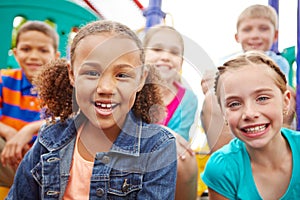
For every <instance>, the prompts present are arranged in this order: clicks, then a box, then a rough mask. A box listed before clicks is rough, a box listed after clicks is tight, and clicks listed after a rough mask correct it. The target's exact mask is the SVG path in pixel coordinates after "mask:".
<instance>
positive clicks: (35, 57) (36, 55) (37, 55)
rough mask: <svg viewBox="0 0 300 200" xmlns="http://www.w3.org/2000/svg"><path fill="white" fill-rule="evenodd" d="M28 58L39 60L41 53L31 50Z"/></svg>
mask: <svg viewBox="0 0 300 200" xmlns="http://www.w3.org/2000/svg"><path fill="white" fill-rule="evenodd" d="M28 57H29V58H30V59H37V58H38V57H39V53H38V51H37V50H31V51H30V53H29V56H28Z"/></svg>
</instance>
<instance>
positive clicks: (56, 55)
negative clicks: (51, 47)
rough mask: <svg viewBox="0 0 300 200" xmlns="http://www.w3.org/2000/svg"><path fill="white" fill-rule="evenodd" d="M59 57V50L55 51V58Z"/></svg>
mask: <svg viewBox="0 0 300 200" xmlns="http://www.w3.org/2000/svg"><path fill="white" fill-rule="evenodd" d="M59 57H60V52H59V51H57V52H56V53H55V59H59Z"/></svg>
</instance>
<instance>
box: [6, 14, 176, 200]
mask: <svg viewBox="0 0 300 200" xmlns="http://www.w3.org/2000/svg"><path fill="white" fill-rule="evenodd" d="M156 77H157V76H156V74H155V71H154V69H153V68H151V67H150V66H146V65H144V51H143V49H142V45H141V42H140V40H139V39H138V38H137V36H136V35H135V33H134V32H133V31H131V30H130V29H129V28H127V27H126V26H124V25H122V24H120V23H117V22H112V21H106V20H102V21H96V22H92V23H90V24H88V25H86V26H84V27H83V28H81V29H80V30H79V32H78V33H77V35H76V36H75V38H74V39H73V43H72V46H71V61H70V64H68V63H67V62H66V61H65V60H59V61H55V62H53V63H50V64H49V65H48V66H47V67H46V69H45V70H44V71H43V72H42V73H41V74H40V76H39V77H38V79H36V84H37V89H38V92H39V95H40V97H41V99H42V105H43V106H45V112H44V113H45V115H46V116H45V117H47V119H48V120H49V123H48V124H47V125H44V126H43V127H42V128H41V130H40V132H39V135H38V139H37V141H36V142H35V144H34V145H33V147H32V148H31V150H30V151H29V152H28V153H27V154H26V156H25V157H24V159H23V160H22V162H21V164H20V166H19V168H18V170H17V174H16V177H15V180H14V184H13V186H12V188H11V190H10V192H9V195H8V199H174V194H175V184H176V171H177V164H176V163H177V160H176V159H177V153H176V144H175V138H174V136H173V135H172V133H170V132H169V131H168V130H167V129H165V128H163V127H161V126H159V125H156V124H154V123H152V122H157V121H159V120H161V118H162V117H164V115H163V113H161V112H160V110H159V109H157V108H159V107H161V105H162V102H161V99H160V96H159V93H158V88H157V84H158V79H157V78H156ZM69 80H70V81H69ZM150 122H151V124H150Z"/></svg>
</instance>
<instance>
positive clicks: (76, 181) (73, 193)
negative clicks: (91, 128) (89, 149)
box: [63, 126, 94, 200]
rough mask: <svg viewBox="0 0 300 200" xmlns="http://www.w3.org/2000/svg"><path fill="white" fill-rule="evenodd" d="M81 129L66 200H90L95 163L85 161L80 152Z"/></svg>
mask: <svg viewBox="0 0 300 200" xmlns="http://www.w3.org/2000/svg"><path fill="white" fill-rule="evenodd" d="M82 127H83V126H81V127H80V129H79V131H78V134H77V138H76V144H75V150H74V155H73V161H72V165H71V170H70V178H69V182H68V184H67V188H66V191H65V194H64V198H63V199H64V200H73V199H80V200H81V199H86V200H88V199H89V193H90V180H91V176H92V172H93V165H94V163H93V162H90V161H87V160H85V159H84V158H83V157H82V156H81V155H80V153H79V152H78V139H79V136H80V133H81V131H82Z"/></svg>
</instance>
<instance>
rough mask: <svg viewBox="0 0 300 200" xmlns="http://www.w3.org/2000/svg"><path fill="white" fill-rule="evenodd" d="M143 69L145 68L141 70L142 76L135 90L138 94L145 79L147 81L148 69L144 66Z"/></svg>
mask: <svg viewBox="0 0 300 200" xmlns="http://www.w3.org/2000/svg"><path fill="white" fill-rule="evenodd" d="M144 67H145V69H144V70H143V74H142V77H141V80H140V83H139V86H138V88H137V91H138V92H139V91H141V90H142V89H143V87H144V85H145V82H146V79H147V76H148V68H147V67H146V66H144Z"/></svg>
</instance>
